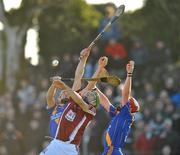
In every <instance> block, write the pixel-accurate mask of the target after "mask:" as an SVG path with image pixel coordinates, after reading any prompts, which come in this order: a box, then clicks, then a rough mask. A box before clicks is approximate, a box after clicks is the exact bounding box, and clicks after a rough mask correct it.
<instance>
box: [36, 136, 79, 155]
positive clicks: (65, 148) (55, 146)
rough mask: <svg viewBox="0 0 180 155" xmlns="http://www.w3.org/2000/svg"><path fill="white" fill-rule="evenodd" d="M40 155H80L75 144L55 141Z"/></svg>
mask: <svg viewBox="0 0 180 155" xmlns="http://www.w3.org/2000/svg"><path fill="white" fill-rule="evenodd" d="M39 155H78V150H77V147H76V145H74V144H69V143H66V142H63V141H60V140H57V139H54V140H52V141H51V143H50V144H49V145H48V146H47V147H46V148H45V149H44V150H43V151H42V152H41V153H40V154H39Z"/></svg>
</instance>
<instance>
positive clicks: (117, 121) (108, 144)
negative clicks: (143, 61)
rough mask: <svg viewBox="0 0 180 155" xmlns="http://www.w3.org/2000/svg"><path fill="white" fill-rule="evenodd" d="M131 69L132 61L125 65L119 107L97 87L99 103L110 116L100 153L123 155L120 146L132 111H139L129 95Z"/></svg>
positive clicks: (131, 116) (132, 118) (129, 123)
mask: <svg viewBox="0 0 180 155" xmlns="http://www.w3.org/2000/svg"><path fill="white" fill-rule="evenodd" d="M133 70H134V61H130V62H129V63H128V64H127V66H126V71H127V77H126V80H125V84H124V87H123V89H122V100H121V102H120V104H119V107H117V108H115V107H114V106H113V105H112V104H111V103H110V101H109V100H108V98H107V97H106V96H105V95H104V94H103V93H102V92H101V91H100V90H99V89H97V92H98V94H99V96H100V103H101V104H102V106H103V107H104V108H105V109H106V111H108V112H109V114H110V116H111V117H112V119H111V121H110V123H109V126H108V128H107V130H106V132H105V138H104V152H103V153H102V155H123V153H122V152H121V148H122V147H123V145H124V143H125V141H126V138H127V136H128V133H129V131H130V128H131V125H132V123H133V121H134V113H136V112H138V111H139V104H138V102H137V101H136V100H135V99H134V98H133V97H131V83H132V73H133Z"/></svg>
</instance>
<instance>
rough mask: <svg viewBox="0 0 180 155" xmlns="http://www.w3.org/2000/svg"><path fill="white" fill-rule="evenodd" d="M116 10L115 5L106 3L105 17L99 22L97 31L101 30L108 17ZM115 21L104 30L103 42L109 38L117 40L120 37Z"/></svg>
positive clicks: (108, 19)
mask: <svg viewBox="0 0 180 155" xmlns="http://www.w3.org/2000/svg"><path fill="white" fill-rule="evenodd" d="M115 11H116V6H115V5H114V4H113V3H108V4H107V5H106V8H105V17H104V18H103V19H102V20H101V22H100V27H99V32H101V31H102V30H103V28H104V27H105V26H106V24H107V23H108V22H109V21H110V19H111V18H112V17H113V16H114V14H115ZM118 27H119V26H118V24H117V22H114V23H113V24H112V25H111V27H110V28H109V29H108V30H107V31H106V32H104V34H103V37H102V40H103V41H104V42H107V41H109V40H110V39H111V38H114V39H116V40H118V39H119V38H121V37H122V34H121V32H120V30H119V29H118Z"/></svg>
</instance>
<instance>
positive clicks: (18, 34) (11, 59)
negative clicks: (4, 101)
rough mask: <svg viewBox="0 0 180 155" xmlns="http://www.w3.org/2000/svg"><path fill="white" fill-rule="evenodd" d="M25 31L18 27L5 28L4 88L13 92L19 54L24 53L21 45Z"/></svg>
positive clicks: (18, 69) (18, 64) (18, 68)
mask: <svg viewBox="0 0 180 155" xmlns="http://www.w3.org/2000/svg"><path fill="white" fill-rule="evenodd" d="M26 31H27V29H22V28H21V29H20V28H18V27H10V26H6V28H5V35H6V45H7V48H6V50H7V56H6V87H7V88H8V89H9V90H14V88H15V86H16V77H17V73H18V71H20V54H21V52H24V49H23V46H22V43H23V37H24V35H25V34H26Z"/></svg>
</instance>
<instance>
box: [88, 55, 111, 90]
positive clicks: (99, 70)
mask: <svg viewBox="0 0 180 155" xmlns="http://www.w3.org/2000/svg"><path fill="white" fill-rule="evenodd" d="M107 63H108V58H107V57H105V56H104V57H101V58H100V59H99V61H98V67H97V70H96V71H95V73H94V75H93V76H92V78H98V77H101V75H102V74H103V73H104V72H106V69H105V68H104V67H105V66H106V65H107ZM96 83H97V81H90V82H88V85H87V86H86V88H85V90H92V89H93V88H94V87H95V86H96Z"/></svg>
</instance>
